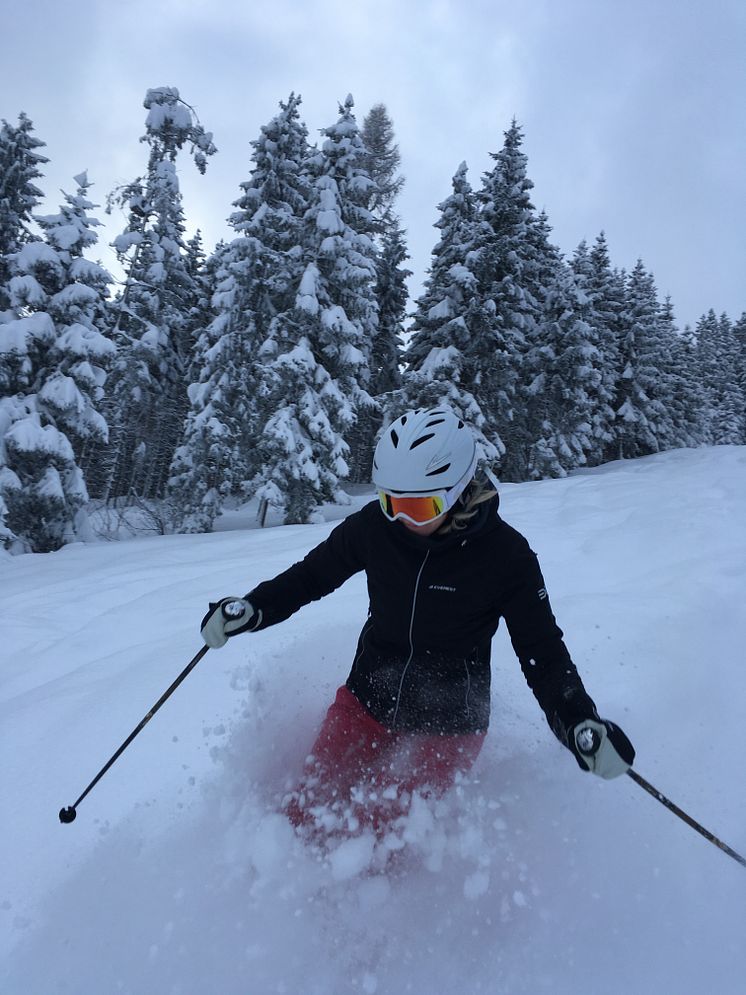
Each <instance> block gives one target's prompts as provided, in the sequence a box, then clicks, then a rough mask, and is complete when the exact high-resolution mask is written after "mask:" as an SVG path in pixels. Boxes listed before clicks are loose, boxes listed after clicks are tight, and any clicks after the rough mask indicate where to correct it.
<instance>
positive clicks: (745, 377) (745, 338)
mask: <svg viewBox="0 0 746 995" xmlns="http://www.w3.org/2000/svg"><path fill="white" fill-rule="evenodd" d="M733 335H734V336H735V339H736V344H737V347H738V348H737V366H738V375H737V381H738V385H739V387H740V388H741V393H742V394H743V398H744V408H743V442H744V443H745V444H746V311H745V312H743V313H742V314H741V317H740V318H739V319H738V321H737V322H735V324H734V325H733Z"/></svg>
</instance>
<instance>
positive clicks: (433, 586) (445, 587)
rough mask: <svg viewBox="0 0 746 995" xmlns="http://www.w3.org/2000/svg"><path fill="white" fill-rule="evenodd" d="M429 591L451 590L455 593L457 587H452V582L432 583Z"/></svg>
mask: <svg viewBox="0 0 746 995" xmlns="http://www.w3.org/2000/svg"><path fill="white" fill-rule="evenodd" d="M428 591H451V592H452V593H454V594H455V593H456V588H455V587H451V585H450V584H430V586H429V587H428Z"/></svg>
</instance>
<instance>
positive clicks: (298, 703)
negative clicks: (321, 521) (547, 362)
mask: <svg viewBox="0 0 746 995" xmlns="http://www.w3.org/2000/svg"><path fill="white" fill-rule="evenodd" d="M745 495H746V448H744V447H721V448H718V449H702V450H696V451H693V450H679V451H675V452H672V453H666V454H662V455H660V456H656V457H649V458H646V459H643V460H636V461H630V462H625V463H614V464H610V465H608V466H605V467H601V468H598V469H595V470H590V471H583V472H580V473H576V474H573V475H572V476H570V477H569V478H567V479H565V480H556V481H554V480H553V481H544V482H540V483H531V484H521V485H505V486H504V487H503V488H502V489H501V497H502V505H501V510H502V514H503V516H504V517H505V518H506V520H507V521H509V522H510V523H511V524H512V525H514V526H515V527H516V528H518V529H519V530H521V531H523V532H524V533H525V534H526V536H527V537H528V539H529V541H530V542H531V544H532V546H533V548H534V549H535V550H536V551H537V552H538V554H539V558H540V561H541V563H542V567H543V569H544V574H545V577H546V580H547V587H548V590H549V593H550V596H551V598H552V604H553V607H554V610H555V613H556V614H557V617H558V620H559V622H560V625H561V626H562V627H563V629H564V631H565V635H566V640H567V643H568V646H569V648H570V651H571V653H572V655H573V658H574V659H575V662H576V663H577V665H578V667H579V669H580V671H581V674H582V675H583V677H584V680H585V682H586V685H587V687H588V689H589V691H590V692H591V694H592V695H593V696H594V698H595V699H596V701H597V703H598V705H599V708H600V709H601V711H602V714H604V715H606V716H608V717H609V718H613V719H615V720H616V721H618V722H619V723H620V724H621V725H622V726H623V727H624V728H625V730H626V731H627V732H628V733H629V735H630V737H631V739H632V741H633V742H634V744H635V746H636V748H637V752H638V759H637V762H636V768H637V769H638V770H639V772H640V773H641V774H642V775H643V776H644V777H646V778H649V779H650V780H651V781H652V782H653V784H655V785H656V787H658V788H659V789H660V790H661V791H662V792H663V793H664V794H666V795H668V796H669V797H671V798H672V800H673V801H675V802H676V803H677V804H679V805H680V806H681V807H682V808H684V809H685V810H686V811H688V812H689V813H690V814H691V815H692V816H693V817H694V818H695V819H698V820H699V821H701V822H702V823H704V825H705V826H707V827H708V828H709V829H711V830H712V831H713V832H715V833H716V834H717V835H719V836H721V837H722V839H724V840H725V841H726V842H727V843H729V844H730V845H731V846H733V847H734V848H735V849H736V850H738V851H739V852H741V853H744V852H746V787H745V785H744V777H743V757H744V754H745V751H746V731H745V730H746V676H745V675H744V665H743V664H744V659H743V655H744V646H745V645H746V609H745V608H744V605H745V604H746V598H745V597H744V588H745V587H746V498H745ZM363 500H364V498H363V497H357V498H355V499H354V502H353V505H352V507H353V508H354V507H359V506H360V504H361V503H362V501H363ZM349 510H351V509H330V510H329V518H330V519H335V520H336V519H338V518H339V517H340V516H341V515H342V514H345V513H347V512H348V511H349ZM241 524H242V523H241V518H240V516H239V515H236V514H235V513H234V514H233V515H232V518H231V527H234V528H235V530H234V531H220V532H216V533H214V534H212V535H209V536H169V537H158V538H150V539H140V540H133V541H129V542H122V543H100V544H91V545H76V546H71V547H66V548H65V549H63V550H61V551H60V552H59V553H55V554H48V555H46V556H41V555H29V556H22V557H15V558H10V557H7V556H2V557H0V598H1V600H0V604H2V632H3V659H2V669H1V670H0V756H1V757H2V764H0V771H1V774H0V777H1V778H2V786H3V792H2V797H3V800H4V803H5V806H4V807H5V811H4V816H5V817H4V819H3V826H2V853H3V857H4V859H3V871H2V878H1V880H0V889H1V890H0V991H1V992H2V993H3V995H52V993H57V992H75V993H77V995H108V993H119V992H123V993H132V995H150V993H158V995H192V993H195V995H196V993H204V992H209V993H212V992H215V993H221V995H234V993H235V995H239V993H241V995H243V993H251V995H264V993H274V992H287V993H303V995H306V993H308V995H315V993H319V995H322V993H323V995H337V993H339V995H343V993H357V992H361V993H366V995H370V993H379V995H381V993H390V995H399V993H407V992H412V993H415V995H419V993H422V992H427V993H428V995H439V993H443V995H445V993H449V995H450V993H452V992H454V991H459V992H465V993H489V995H498V993H499V995H513V993H516V995H519V993H528V995H538V993H543V992H546V993H550V995H564V993H568V995H569V993H573V995H575V993H576V992H577V991H578V990H582V991H589V992H593V993H595V992H603V993H605V995H617V993H619V995H630V993H634V995H647V993H651V995H652V993H655V995H658V993H661V992H668V991H676V992H678V993H683V995H688V993H692V995H695V993H696V995H698V993H701V992H705V991H707V992H710V991H712V992H717V993H718V995H735V993H740V992H741V991H742V990H743V978H744V976H746V944H745V943H744V922H746V873H745V872H744V869H743V868H741V867H739V866H738V864H737V863H736V862H735V861H733V860H731V859H730V858H728V857H727V856H726V855H724V854H723V853H721V852H720V851H719V850H717V849H716V848H715V847H714V846H712V845H711V844H709V843H707V842H706V841H705V840H704V839H702V838H701V837H700V836H698V835H697V834H696V833H695V832H693V830H691V829H690V828H689V827H688V826H686V825H685V824H684V823H683V822H681V821H680V820H679V819H677V818H676V817H675V816H673V815H672V814H671V813H670V812H668V811H667V810H665V809H664V808H663V806H662V805H660V804H658V803H657V802H656V801H655V800H654V799H652V798H650V796H649V795H647V794H646V793H645V792H643V791H641V789H640V788H639V787H638V786H637V785H635V784H634V783H633V782H632V781H631V780H630V779H629V778H621V779H619V780H618V781H614V782H610V783H605V782H601V781H600V780H598V779H595V778H592V777H591V776H589V775H584V774H582V773H581V772H580V771H579V770H578V768H577V766H576V764H575V761H574V760H573V759H572V757H571V756H570V755H569V754H568V753H567V752H566V751H565V750H564V749H563V748H562V747H561V746H560V745H559V744H558V743H557V742H556V741H555V740H554V738H553V737H552V736H551V734H550V733H549V731H548V729H547V727H546V724H545V721H544V718H543V716H542V715H541V713H540V711H539V709H538V707H537V706H536V703H535V702H534V700H533V697H532V696H531V694H530V692H529V691H528V689H527V688H526V686H525V683H524V681H523V678H522V676H521V674H520V669H519V667H518V663H517V661H516V660H515V657H514V655H513V652H512V649H511V648H510V644H509V641H508V640H507V638H506V636H505V634H504V633H502V632H500V633H498V636H497V638H496V639H495V644H494V648H493V674H494V676H493V688H494V697H493V721H492V729H491V732H490V736H489V737H488V740H487V744H486V746H485V748H484V750H483V753H482V755H481V756H480V759H479V761H478V763H477V765H476V767H475V768H474V771H473V772H472V775H471V776H470V778H469V779H468V780H466V781H464V782H463V783H462V784H460V785H459V786H458V787H457V788H456V789H455V790H454V791H453V792H451V794H450V795H449V796H448V797H447V798H446V799H444V800H443V801H442V802H439V803H437V804H432V803H429V804H425V803H424V802H423V803H420V804H417V805H415V807H414V808H413V810H412V813H411V814H410V816H409V818H408V819H407V820H405V822H404V823H403V825H402V827H400V833H403V835H404V838H405V839H406V840H407V847H406V849H405V850H404V851H403V852H402V853H401V854H400V855H398V857H397V859H396V860H395V861H394V863H393V865H392V869H391V870H390V872H389V873H388V874H382V873H380V872H379V871H378V870H377V858H378V857H380V852H379V853H378V854H375V853H373V854H372V845H371V843H370V841H366V840H365V839H363V840H357V841H355V842H353V843H351V844H349V845H346V846H345V847H344V848H342V849H340V850H338V851H336V852H335V853H333V854H332V855H331V857H327V858H322V857H320V856H319V855H318V854H317V853H315V852H314V851H313V850H311V849H309V848H307V847H304V846H303V844H302V843H301V842H300V841H299V840H298V839H296V837H295V835H294V834H293V832H292V830H291V829H290V827H289V826H288V825H287V823H286V822H285V820H284V819H283V818H282V817H281V816H280V815H278V814H277V806H278V804H279V800H280V798H281V796H282V793H283V791H284V790H285V789H286V787H287V785H288V784H289V783H290V782H291V780H292V775H293V774H294V773H296V772H297V771H298V770H299V769H300V766H301V764H302V762H303V757H304V755H305V752H306V751H307V749H308V747H309V745H310V743H311V740H312V737H313V734H314V731H315V729H316V727H317V725H318V722H319V721H320V719H321V717H322V715H323V712H324V710H325V708H326V707H327V705H328V704H329V702H330V701H331V699H332V696H333V692H334V690H335V689H336V687H337V686H338V685H339V684H340V683H342V681H343V680H344V678H345V677H346V675H347V671H348V668H349V665H350V661H351V658H352V653H353V650H354V645H355V640H356V637H357V634H358V631H359V628H360V627H361V625H362V623H363V621H364V618H365V613H366V607H367V599H366V593H365V584H364V579H363V578H362V577H355V578H353V579H352V580H351V581H349V582H348V583H347V584H346V585H345V586H344V587H343V588H342V589H341V590H340V591H338V592H335V594H333V595H331V596H330V597H329V598H326V599H324V600H323V601H322V602H319V603H316V604H313V605H310V606H308V607H306V608H304V609H303V610H302V611H301V612H299V613H298V614H297V615H296V616H295V617H294V618H293V619H291V620H290V621H288V622H286V623H284V624H283V625H281V626H276V627H274V628H272V629H270V630H267V631H266V632H263V633H259V634H257V635H256V636H246V637H240V638H238V639H236V640H234V641H232V642H231V643H229V645H228V647H226V649H224V650H222V651H221V652H220V653H216V652H211V653H209V654H208V655H207V656H206V657H205V659H204V660H203V661H202V662H201V663H200V665H199V666H198V667H197V668H196V669H195V671H193V673H192V674H190V676H189V678H188V679H187V681H186V682H185V683H184V684H183V685H182V687H180V688H179V689H178V691H177V692H176V693H175V694H174V695H173V696H172V698H171V699H170V700H169V701H168V702H167V703H166V705H165V706H164V707H163V709H162V710H161V712H159V714H158V715H157V716H156V717H155V718H154V719H153V721H152V722H151V723H150V724H149V725H148V726H147V728H146V729H145V730H143V732H142V733H141V735H140V736H139V737H138V738H137V739H136V740H135V742H134V743H133V744H132V745H131V746H130V747H129V749H128V750H127V751H126V752H125V754H124V755H123V756H122V757H121V758H120V760H119V761H118V762H117V764H116V765H115V766H114V767H113V768H112V769H111V770H110V771H109V773H108V774H107V775H106V776H105V777H104V778H103V779H102V781H101V782H100V783H99V784H98V785H97V786H96V788H95V789H94V790H93V792H92V793H91V795H90V796H89V797H88V798H86V799H85V801H84V802H83V803H82V805H81V807H80V811H79V815H78V819H77V820H76V822H75V823H74V824H73V825H71V826H60V824H59V822H58V819H57V812H58V811H59V809H60V808H61V807H62V806H63V805H67V804H71V803H72V801H74V799H75V798H76V797H77V795H78V794H79V793H80V791H82V789H83V788H84V787H85V785H86V784H87V783H88V781H89V780H90V779H91V778H92V777H93V775H94V774H95V773H96V772H97V771H98V769H99V768H100V767H101V766H102V765H103V764H104V763H105V761H106V760H107V759H108V758H109V756H110V755H111V754H112V753H113V752H114V750H115V749H116V748H117V747H118V746H119V744H120V743H121V742H122V741H123V740H124V739H125V738H126V736H127V735H128V734H129V732H131V730H132V729H133V728H134V727H135V726H136V725H137V723H138V722H139V721H140V719H141V718H142V717H143V716H144V715H145V714H146V712H147V711H148V710H149V708H150V707H151V706H152V704H153V703H154V702H155V701H156V700H157V699H158V698H159V697H160V695H161V694H162V693H163V691H164V690H165V688H166V687H168V685H169V684H170V683H171V681H172V680H173V679H174V677H175V676H176V675H177V674H178V673H179V671H180V670H181V669H182V668H183V667H184V666H185V665H186V663H187V662H188V661H189V659H191V657H192V656H193V655H194V653H195V652H196V650H197V649H198V648H199V646H200V641H199V636H198V624H199V620H200V618H201V616H202V614H203V613H204V610H205V608H206V603H207V601H208V600H209V599H211V598H215V597H216V596H222V595H225V594H243V593H244V592H245V591H246V590H248V589H249V588H251V587H252V586H253V585H254V584H255V583H257V582H258V581H259V580H261V579H264V578H265V577H269V576H272V575H273V574H274V573H276V572H278V571H279V570H281V569H284V567H286V566H288V565H289V564H290V563H291V562H293V561H294V560H296V559H298V558H300V557H301V556H303V555H304V554H305V552H306V551H307V550H308V549H309V548H311V546H312V545H314V544H315V543H316V542H318V541H320V540H321V539H322V538H323V537H324V536H325V535H326V534H327V533H328V531H329V530H330V528H331V527H332V524H333V522H332V521H330V522H329V523H328V524H326V525H318V526H305V527H296V526H292V527H285V528H280V529H277V528H273V529H268V530H264V531H257V530H255V529H249V530H241V529H240V526H241Z"/></svg>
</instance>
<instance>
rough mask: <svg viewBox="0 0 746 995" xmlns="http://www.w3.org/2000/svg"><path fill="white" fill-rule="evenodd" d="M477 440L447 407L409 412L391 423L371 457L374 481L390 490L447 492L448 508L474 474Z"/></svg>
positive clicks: (387, 490) (379, 487) (384, 488)
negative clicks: (448, 498)
mask: <svg viewBox="0 0 746 995" xmlns="http://www.w3.org/2000/svg"><path fill="white" fill-rule="evenodd" d="M476 466H477V444H476V440H475V438H474V436H473V434H472V432H471V430H470V429H469V428H468V426H467V425H465V424H464V422H463V421H462V420H461V419H460V418H459V417H458V416H457V415H455V414H454V413H453V412H452V411H450V410H449V409H448V408H445V407H438V408H426V409H423V408H417V409H416V410H415V411H407V412H406V413H405V414H403V415H402V416H401V418H397V420H396V421H395V422H393V424H391V425H389V427H388V428H387V429H386V431H385V432H384V433H383V435H382V436H381V438H380V439H379V441H378V445H377V446H376V451H375V455H374V456H373V483H374V484H375V485H376V487H377V488H378V489H379V490H382V491H386V492H388V493H390V494H401V495H418V494H432V493H434V492H435V491H448V492H449V497H450V499H451V500H450V501H449V507H450V506H451V505H452V503H453V502H454V501H455V500H456V498H457V497H458V495H459V494H461V493H462V491H463V490H464V489H465V488H466V487H467V485H468V484H469V482H470V481H471V480H472V478H473V477H474V471H475V470H476Z"/></svg>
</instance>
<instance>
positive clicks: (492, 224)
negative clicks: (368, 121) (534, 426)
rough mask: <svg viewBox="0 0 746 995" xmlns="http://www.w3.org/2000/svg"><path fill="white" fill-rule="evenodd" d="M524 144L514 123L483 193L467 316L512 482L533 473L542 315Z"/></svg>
mask: <svg viewBox="0 0 746 995" xmlns="http://www.w3.org/2000/svg"><path fill="white" fill-rule="evenodd" d="M522 143H523V134H522V131H521V129H520V127H519V125H518V123H517V122H516V121H515V120H514V121H513V122H512V124H511V127H510V128H509V129H508V131H506V132H505V140H504V142H503V146H502V148H501V150H500V151H499V152H497V153H494V154H493V155H492V158H493V159H494V160H495V165H494V167H493V168H492V170H490V171H489V172H488V173H486V174H485V176H484V177H483V182H482V187H481V189H480V190H479V192H478V194H477V200H478V204H479V213H478V218H477V224H476V225H475V238H474V245H473V249H472V253H473V256H472V258H473V264H472V265H473V270H474V273H475V276H476V278H477V289H476V295H475V297H474V298H473V300H472V303H471V305H470V316H469V319H468V324H469V326H470V328H471V331H472V334H474V335H476V337H477V338H478V339H479V341H480V342H481V343H483V345H482V349H483V355H484V362H483V363H482V365H481V370H480V381H479V386H478V397H479V401H480V407H481V409H482V411H483V412H485V414H486V415H487V412H489V414H488V415H487V417H488V421H489V426H490V432H491V435H492V438H493V439H494V441H495V445H496V446H497V447H498V448H499V449H503V453H504V455H503V456H502V459H501V463H500V471H501V474H502V476H503V477H504V478H505V479H508V480H522V479H524V478H525V476H526V472H527V465H526V453H527V451H528V448H529V446H530V438H529V431H528V424H527V422H526V420H525V418H524V417H523V412H522V407H521V398H520V387H521V367H522V362H523V356H524V354H525V352H526V349H527V343H528V340H529V339H530V338H531V337H532V336H533V335H534V333H535V328H536V324H537V318H538V314H539V303H538V301H537V298H536V292H537V288H538V285H539V284H538V280H539V271H540V262H539V259H538V257H537V249H536V246H535V244H534V242H533V241H532V239H531V229H532V225H533V224H534V223H535V221H536V219H535V211H534V207H533V204H532V203H531V199H530V190H531V189H532V187H533V183H532V181H531V180H530V179H529V178H528V176H527V161H528V160H527V158H526V155H525V154H524V153H523V152H522V150H521V146H522Z"/></svg>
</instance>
